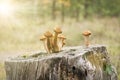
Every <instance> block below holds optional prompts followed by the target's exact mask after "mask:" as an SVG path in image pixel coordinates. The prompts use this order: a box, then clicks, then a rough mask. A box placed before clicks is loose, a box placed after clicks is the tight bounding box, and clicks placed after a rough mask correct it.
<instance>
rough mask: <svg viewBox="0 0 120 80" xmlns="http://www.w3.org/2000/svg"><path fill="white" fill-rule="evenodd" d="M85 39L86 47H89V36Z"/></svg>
mask: <svg viewBox="0 0 120 80" xmlns="http://www.w3.org/2000/svg"><path fill="white" fill-rule="evenodd" d="M84 38H85V45H86V47H88V46H89V36H85V37H84Z"/></svg>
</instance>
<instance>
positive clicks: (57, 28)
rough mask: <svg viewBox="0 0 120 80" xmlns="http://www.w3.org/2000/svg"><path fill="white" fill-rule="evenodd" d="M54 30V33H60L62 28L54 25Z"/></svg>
mask: <svg viewBox="0 0 120 80" xmlns="http://www.w3.org/2000/svg"><path fill="white" fill-rule="evenodd" d="M54 32H56V33H59V34H60V33H62V30H61V28H60V27H56V28H55V29H54Z"/></svg>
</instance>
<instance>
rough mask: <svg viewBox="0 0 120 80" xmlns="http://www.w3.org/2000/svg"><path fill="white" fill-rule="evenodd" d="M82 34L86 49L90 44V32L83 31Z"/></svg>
mask: <svg viewBox="0 0 120 80" xmlns="http://www.w3.org/2000/svg"><path fill="white" fill-rule="evenodd" d="M82 34H83V35H84V38H85V45H86V47H88V46H89V44H90V42H89V36H90V35H91V32H90V31H85V32H83V33H82Z"/></svg>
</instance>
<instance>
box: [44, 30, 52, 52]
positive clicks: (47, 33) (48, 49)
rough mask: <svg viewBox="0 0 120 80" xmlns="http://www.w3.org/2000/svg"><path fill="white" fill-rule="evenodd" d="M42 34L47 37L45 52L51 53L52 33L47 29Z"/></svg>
mask: <svg viewBox="0 0 120 80" xmlns="http://www.w3.org/2000/svg"><path fill="white" fill-rule="evenodd" d="M44 36H45V37H46V39H47V41H46V47H47V52H48V53H51V52H52V45H51V44H52V40H51V38H52V36H53V35H52V33H51V32H49V31H46V32H45V33H44Z"/></svg>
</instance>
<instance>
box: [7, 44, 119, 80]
mask: <svg viewBox="0 0 120 80" xmlns="http://www.w3.org/2000/svg"><path fill="white" fill-rule="evenodd" d="M5 70H6V80H117V73H116V69H115V68H114V66H113V65H112V64H111V63H110V60H109V57H108V52H107V49H106V47H105V46H103V45H91V46H89V47H88V48H85V47H82V46H78V47H67V48H65V49H64V50H62V51H61V52H59V53H53V54H47V53H43V52H40V53H34V54H32V55H30V56H19V57H15V58H9V59H7V60H6V61H5Z"/></svg>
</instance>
